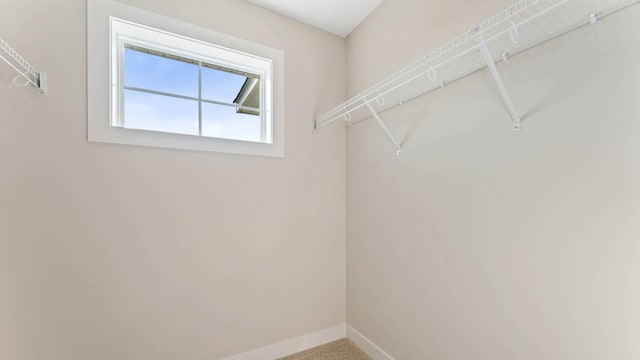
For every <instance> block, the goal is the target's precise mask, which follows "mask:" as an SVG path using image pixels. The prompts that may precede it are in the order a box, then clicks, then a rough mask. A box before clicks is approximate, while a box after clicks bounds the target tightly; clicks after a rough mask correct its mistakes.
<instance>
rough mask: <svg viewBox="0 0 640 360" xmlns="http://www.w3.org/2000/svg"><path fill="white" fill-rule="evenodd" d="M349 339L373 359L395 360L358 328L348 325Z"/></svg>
mask: <svg viewBox="0 0 640 360" xmlns="http://www.w3.org/2000/svg"><path fill="white" fill-rule="evenodd" d="M347 339H349V340H351V341H353V343H354V344H356V345H357V346H358V347H359V348H360V349H361V350H362V351H364V352H365V353H367V355H369V356H370V357H371V358H372V359H373V360H395V359H394V358H393V357H391V355H389V354H387V352H386V351H384V350H382V349H381V348H380V347H379V346H378V345H376V344H374V343H373V341H371V340H369V339H367V338H366V337H365V336H364V335H362V334H361V333H360V332H358V330H356V329H354V328H352V327H351V326H349V325H347Z"/></svg>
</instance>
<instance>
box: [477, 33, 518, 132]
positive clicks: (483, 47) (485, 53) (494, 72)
mask: <svg viewBox="0 0 640 360" xmlns="http://www.w3.org/2000/svg"><path fill="white" fill-rule="evenodd" d="M477 41H478V48H479V49H480V53H482V57H483V58H484V60H485V61H486V63H487V67H488V68H489V72H490V73H491V76H492V77H493V80H494V81H495V82H496V85H497V86H498V91H499V92H500V96H502V100H503V101H504V104H505V106H506V107H507V110H508V111H509V114H510V115H511V122H512V124H513V131H520V129H522V120H521V119H520V116H518V113H517V111H516V108H515V106H514V105H513V101H512V100H511V96H509V92H508V91H507V88H506V86H505V85H504V82H503V81H502V77H501V76H500V72H498V68H497V67H496V64H495V63H494V61H493V57H492V56H491V52H490V51H489V48H488V47H487V43H486V42H485V40H484V38H483V37H482V35H481V34H480V33H478V35H477ZM514 41H515V40H514Z"/></svg>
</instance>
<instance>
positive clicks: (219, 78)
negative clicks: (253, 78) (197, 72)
mask: <svg viewBox="0 0 640 360" xmlns="http://www.w3.org/2000/svg"><path fill="white" fill-rule="evenodd" d="M246 80H247V77H246V76H242V75H238V74H233V73H230V72H227V71H222V70H217V69H211V68H208V67H205V66H203V67H202V98H203V99H207V100H213V101H220V102H225V103H233V102H234V100H236V97H238V94H240V91H241V90H242V85H243V84H244V83H245V81H246Z"/></svg>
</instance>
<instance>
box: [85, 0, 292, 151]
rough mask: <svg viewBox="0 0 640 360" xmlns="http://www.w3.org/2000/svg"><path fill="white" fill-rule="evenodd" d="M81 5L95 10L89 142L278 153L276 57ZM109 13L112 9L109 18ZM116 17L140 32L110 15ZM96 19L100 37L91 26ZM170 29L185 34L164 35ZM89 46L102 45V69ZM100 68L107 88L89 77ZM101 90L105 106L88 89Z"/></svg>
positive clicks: (149, 17)
mask: <svg viewBox="0 0 640 360" xmlns="http://www.w3.org/2000/svg"><path fill="white" fill-rule="evenodd" d="M89 3H94V7H96V8H97V9H95V10H99V11H93V12H92V5H91V4H89V8H90V9H89V36H90V42H89V50H88V51H89V53H88V57H89V68H90V71H89V93H90V95H89V140H90V141H102V142H114V143H124V144H132V145H145V146H159V147H169V148H181V149H196V150H207V151H220V152H231V153H241V154H253V155H265V156H277V157H282V156H283V155H284V142H283V136H284V131H283V129H282V127H283V125H284V122H283V119H282V115H283V114H282V99H281V97H282V95H283V91H282V84H281V80H280V81H278V84H276V81H275V79H276V78H279V79H282V67H283V55H282V52H280V51H278V50H275V49H270V48H266V47H264V46H260V45H256V44H253V43H249V42H247V41H245V40H240V39H236V38H231V37H229V36H226V35H222V34H218V33H215V32H212V31H211V30H207V29H203V28H200V27H197V26H195V25H191V24H186V23H182V22H179V21H177V20H173V19H171V20H167V18H165V17H162V16H160V15H156V14H152V13H148V12H146V11H144V10H140V9H135V8H130V7H128V6H126V5H124V4H117V3H116V2H114V1H112V0H90V1H89ZM96 4H98V5H102V6H96ZM106 5H108V6H106ZM107 8H111V9H112V10H115V11H113V12H111V13H109V14H107V12H106V11H105V10H106V9H107ZM119 8H123V9H122V10H120V11H118V9H119ZM124 8H126V10H125V9H124ZM122 13H126V14H127V16H128V17H130V18H133V19H135V20H140V19H142V20H146V21H145V25H142V24H140V23H138V22H137V21H136V22H134V21H132V20H129V19H127V20H123V19H121V18H120V16H119V17H115V16H111V15H112V14H116V15H120V14H122ZM104 20H106V21H107V23H108V25H109V26H108V27H107V28H106V29H105V28H104V27H100V26H97V25H95V24H94V23H98V24H99V23H104ZM146 23H151V24H154V23H158V24H161V25H162V26H163V27H165V28H168V29H167V30H166V31H165V30H161V29H157V28H154V27H150V26H147V25H146ZM92 24H93V25H92ZM175 29H177V30H181V32H182V33H187V34H189V36H184V35H181V34H179V33H177V32H173V31H171V32H170V31H169V30H175ZM104 30H106V31H107V34H106V35H107V36H106V37H105V36H104V34H101V33H100V32H101V31H104ZM193 34H196V35H198V34H200V35H204V36H198V37H197V38H196V37H194V36H193ZM92 39H96V41H97V43H99V42H100V40H99V39H102V41H103V42H104V40H106V41H107V42H108V44H109V45H108V47H107V49H108V50H109V53H108V54H107V58H108V59H109V61H108V62H105V61H100V60H97V58H98V57H99V55H98V54H96V53H94V52H97V53H100V52H101V51H100V47H99V46H97V43H96V44H94V42H93V40H92ZM207 40H214V41H215V40H218V43H220V42H222V43H224V44H225V45H227V44H229V43H232V44H233V45H234V46H235V47H236V48H237V50H236V49H231V48H230V47H227V46H221V45H217V44H214V41H211V42H209V41H207ZM92 48H93V49H92ZM103 49H104V48H103ZM251 50H254V51H251ZM249 51H251V52H249ZM102 52H103V53H104V51H102ZM104 65H106V70H107V72H108V73H109V74H110V76H109V79H110V81H108V82H104V81H101V78H100V77H99V76H97V75H96V74H97V73H99V72H97V70H102V68H104V67H105V66H104ZM92 69H94V71H92ZM101 85H102V86H106V87H107V90H108V91H107V92H108V93H107V94H106V95H107V98H106V101H105V99H102V100H101V99H98V98H97V97H98V96H101V95H102V96H104V95H105V94H104V88H102V89H96V87H97V86H101ZM94 94H95V96H94ZM276 100H277V101H276ZM104 105H106V110H107V112H106V115H107V116H106V117H107V119H106V120H107V121H106V122H105V121H104V119H105V116H104V115H105V114H104V113H102V112H100V109H102V110H105V106H104Z"/></svg>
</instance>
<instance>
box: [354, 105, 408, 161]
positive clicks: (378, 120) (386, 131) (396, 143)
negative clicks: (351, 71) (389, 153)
mask: <svg viewBox="0 0 640 360" xmlns="http://www.w3.org/2000/svg"><path fill="white" fill-rule="evenodd" d="M362 100H363V101H364V104H365V105H366V106H367V109H369V111H370V112H371V116H373V118H374V119H376V122H377V123H378V125H380V128H382V131H384V133H385V134H386V135H387V138H388V139H389V141H391V143H392V144H393V146H395V147H396V155H400V151H402V147H401V146H400V144H399V143H398V142H397V141H396V139H395V138H394V137H393V135H392V134H391V131H389V128H387V126H386V125H385V124H384V122H383V121H382V119H381V118H380V115H378V113H377V112H376V110H375V109H374V108H373V106H371V104H370V103H369V101H368V100H367V99H366V98H362Z"/></svg>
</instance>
